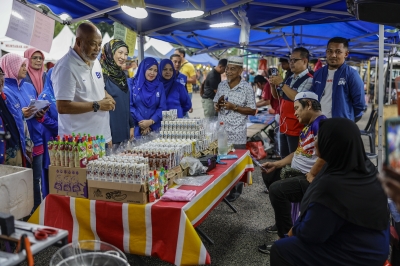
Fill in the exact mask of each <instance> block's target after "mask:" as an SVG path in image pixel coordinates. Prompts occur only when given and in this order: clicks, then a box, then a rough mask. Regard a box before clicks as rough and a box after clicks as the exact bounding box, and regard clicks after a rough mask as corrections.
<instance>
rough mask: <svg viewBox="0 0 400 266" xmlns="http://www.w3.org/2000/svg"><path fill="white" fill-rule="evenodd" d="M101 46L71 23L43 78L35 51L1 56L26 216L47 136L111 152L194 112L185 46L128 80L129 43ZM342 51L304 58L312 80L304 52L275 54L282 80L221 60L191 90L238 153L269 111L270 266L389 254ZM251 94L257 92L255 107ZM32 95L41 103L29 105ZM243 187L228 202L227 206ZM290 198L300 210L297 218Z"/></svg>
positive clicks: (3, 123)
mask: <svg viewBox="0 0 400 266" xmlns="http://www.w3.org/2000/svg"><path fill="white" fill-rule="evenodd" d="M101 43H102V37H101V34H100V32H99V30H98V29H97V28H96V27H95V26H94V25H93V24H91V23H82V24H80V25H79V27H78V29H77V31H76V42H75V45H74V47H73V48H71V49H70V50H69V52H68V53H67V54H66V55H65V56H64V57H63V58H62V59H60V60H59V61H58V62H57V63H56V64H55V66H54V67H53V68H52V69H49V70H48V71H47V72H45V68H44V60H45V58H44V54H43V53H42V52H41V51H40V50H37V49H35V48H30V49H28V50H27V51H26V52H25V54H24V57H22V56H19V55H16V54H12V53H11V54H6V55H4V56H3V57H1V59H0V93H1V94H0V96H1V97H0V128H4V132H5V136H4V137H3V139H2V140H1V143H0V149H2V150H4V151H5V152H4V153H2V154H1V156H0V163H2V164H9V165H15V166H22V167H31V168H32V170H33V180H34V182H33V183H34V187H33V190H34V209H36V208H37V207H38V206H39V204H40V203H41V200H42V198H43V197H45V196H46V195H47V193H48V187H47V186H48V167H49V157H48V152H47V145H46V144H47V142H48V141H49V140H50V139H51V138H56V136H57V135H58V136H64V135H65V136H69V135H71V134H72V133H86V134H91V135H92V136H95V135H103V136H104V138H105V140H106V142H107V144H108V145H109V146H112V145H113V144H119V143H121V142H123V141H125V140H129V139H132V138H139V137H141V136H145V135H148V134H149V133H150V132H153V131H157V130H159V128H160V127H161V120H162V111H164V110H169V109H177V115H178V117H179V118H183V117H188V114H189V113H190V112H192V110H193V109H192V100H191V99H192V88H193V84H196V82H197V79H198V75H196V71H195V68H194V66H193V65H192V64H191V63H189V62H188V61H187V60H186V59H185V54H186V53H185V50H184V49H181V48H178V49H176V51H175V53H174V54H173V55H171V57H170V58H169V59H163V60H161V62H160V63H158V62H157V60H156V59H154V58H151V57H149V58H145V59H144V60H142V61H141V62H140V64H139V65H138V67H137V69H136V73H135V75H134V76H133V77H130V75H127V74H126V73H125V70H126V69H125V68H126V67H125V66H126V60H127V57H128V54H129V47H128V45H127V44H126V43H125V42H124V41H122V40H118V39H113V40H111V41H109V42H108V43H106V44H105V45H104V46H103V47H102V48H101ZM99 53H101V56H100V59H99V60H98V55H99ZM348 54H349V47H348V40H346V39H344V38H340V37H334V38H332V39H330V40H329V41H328V44H327V49H326V60H327V65H326V66H323V67H322V66H321V65H320V61H317V62H315V64H316V65H318V68H319V69H318V70H316V72H315V73H314V71H309V64H310V52H309V51H308V50H307V49H305V48H303V47H299V48H296V49H294V50H293V51H292V53H291V54H290V58H288V59H285V58H281V59H280V63H281V67H282V69H283V70H286V76H284V77H283V76H281V75H276V74H273V73H271V72H270V71H269V72H268V73H266V76H267V77H265V76H262V75H255V73H250V76H251V79H250V80H249V82H250V83H249V82H247V81H246V80H245V79H244V78H243V77H242V72H243V58H242V57H230V58H228V59H221V60H220V61H219V62H218V65H217V66H215V67H214V68H213V69H212V70H211V71H210V73H209V74H208V75H207V77H205V79H204V82H202V84H201V89H200V95H201V97H202V105H203V109H204V115H205V117H207V118H213V117H218V120H219V121H220V122H222V123H223V124H224V127H225V129H226V132H227V133H228V142H229V143H230V144H233V146H234V147H235V148H239V149H245V148H246V142H247V134H246V123H247V117H248V115H255V114H256V113H257V108H259V107H262V106H266V105H268V106H270V107H271V108H270V113H271V114H274V115H276V119H275V120H276V125H277V128H278V132H277V133H278V134H277V143H278V144H279V145H277V147H278V148H277V150H278V151H279V156H280V158H281V159H280V160H277V161H274V162H266V163H264V164H263V171H264V173H263V180H264V182H265V185H266V190H265V192H266V193H268V194H269V198H270V201H271V205H272V207H273V209H274V213H275V224H274V225H271V226H268V227H267V228H266V230H267V231H268V232H272V233H277V234H278V237H279V238H280V239H279V240H278V241H276V242H267V243H265V244H263V245H261V246H259V248H258V249H259V251H261V252H263V253H267V254H270V255H271V256H270V260H271V263H270V265H377V266H378V265H379V266H381V265H383V263H384V261H385V260H386V258H387V256H388V252H389V218H388V213H387V196H386V195H385V193H384V190H383V189H382V186H381V183H380V182H379V180H378V179H377V174H378V173H377V170H376V167H375V166H374V165H373V164H372V163H371V161H370V160H369V159H368V158H367V156H366V153H365V151H364V146H363V142H362V140H361V136H360V131H359V129H358V127H357V125H356V124H355V122H357V121H358V120H359V119H360V118H361V117H362V115H363V111H364V107H365V98H364V85H363V82H362V80H361V78H360V77H359V75H358V73H357V72H356V71H355V70H354V69H353V68H351V67H350V66H348V65H347V64H346V63H345V60H346V57H347V56H348ZM222 74H225V75H226V79H222V78H221V76H222ZM254 87H257V88H259V89H261V90H262V94H261V100H260V101H258V102H256V97H255V93H254ZM36 99H39V100H47V101H49V102H50V106H48V107H46V108H44V109H41V110H36V109H35V108H34V107H33V106H32V105H31V101H32V100H36ZM389 173H390V172H389ZM390 175H395V173H390ZM381 180H382V182H383V183H384V188H385V190H386V191H387V193H388V194H389V195H390V196H391V197H392V198H393V199H394V200H395V201H396V202H398V204H399V206H400V200H399V198H400V196H399V195H400V183H398V182H396V181H392V179H388V178H387V177H385V176H384V175H383V176H382V177H381ZM242 187H243V184H240V183H239V184H238V185H237V186H235V187H234V188H233V189H232V190H231V192H230V194H229V196H228V198H227V199H228V200H229V201H234V200H236V199H237V198H238V197H239V195H240V193H241V190H242ZM371 197H373V200H370V199H371ZM293 203H294V204H299V203H301V204H300V213H298V215H296V217H293V215H292V212H291V210H292V208H293ZM34 209H33V210H34Z"/></svg>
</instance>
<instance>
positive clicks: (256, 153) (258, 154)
mask: <svg viewBox="0 0 400 266" xmlns="http://www.w3.org/2000/svg"><path fill="white" fill-rule="evenodd" d="M246 149H248V150H249V151H250V154H251V155H252V156H253V157H254V158H255V159H256V160H261V159H264V158H265V157H267V153H266V152H265V150H264V141H263V140H262V138H261V137H259V136H257V135H256V136H253V137H252V138H251V139H250V140H249V141H247V143H246Z"/></svg>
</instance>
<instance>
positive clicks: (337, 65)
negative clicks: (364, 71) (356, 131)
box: [310, 37, 365, 122]
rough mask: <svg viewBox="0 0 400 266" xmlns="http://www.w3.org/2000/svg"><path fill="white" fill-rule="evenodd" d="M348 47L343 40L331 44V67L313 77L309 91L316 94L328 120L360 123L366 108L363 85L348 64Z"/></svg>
mask: <svg viewBox="0 0 400 266" xmlns="http://www.w3.org/2000/svg"><path fill="white" fill-rule="evenodd" d="M348 47H349V43H348V41H347V39H345V38H342V37H334V38H332V39H330V40H329V41H328V46H327V49H326V59H327V62H328V64H327V65H326V66H324V67H323V68H321V69H319V70H318V71H316V72H315V74H314V79H313V83H312V86H311V89H310V91H313V92H315V93H316V94H317V95H318V97H319V99H320V103H321V106H322V112H323V113H324V115H326V117H327V118H332V117H344V118H348V119H350V120H353V121H356V122H357V121H358V120H360V118H361V117H362V115H363V111H364V108H365V96H364V82H363V81H362V80H361V77H360V76H359V74H358V72H357V71H356V70H355V69H353V68H352V67H350V66H348V65H347V64H346V63H345V60H346V57H347V56H348V55H349V49H348Z"/></svg>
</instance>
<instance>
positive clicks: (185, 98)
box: [158, 59, 192, 118]
mask: <svg viewBox="0 0 400 266" xmlns="http://www.w3.org/2000/svg"><path fill="white" fill-rule="evenodd" d="M173 66H174V65H173V63H172V61H171V60H169V59H163V60H161V62H160V67H159V68H158V78H159V80H160V81H161V82H162V83H163V85H164V90H165V98H166V100H167V110H170V109H177V110H178V111H177V113H178V118H182V117H183V115H184V114H185V113H186V112H187V111H189V110H190V108H192V101H191V100H190V98H189V94H188V92H187V90H186V88H185V86H183V85H182V84H181V83H180V82H178V81H177V80H176V78H177V72H176V71H175V69H174V67H173Z"/></svg>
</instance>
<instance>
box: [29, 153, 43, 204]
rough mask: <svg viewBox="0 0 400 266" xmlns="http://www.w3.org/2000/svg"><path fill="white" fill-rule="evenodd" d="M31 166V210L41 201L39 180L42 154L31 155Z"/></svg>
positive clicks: (40, 177)
mask: <svg viewBox="0 0 400 266" xmlns="http://www.w3.org/2000/svg"><path fill="white" fill-rule="evenodd" d="M31 167H32V172H33V210H32V212H33V211H35V210H36V208H37V207H39V205H40V203H41V202H42V194H41V189H40V181H41V180H42V167H43V154H40V155H37V156H34V157H33V162H32V165H31Z"/></svg>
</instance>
